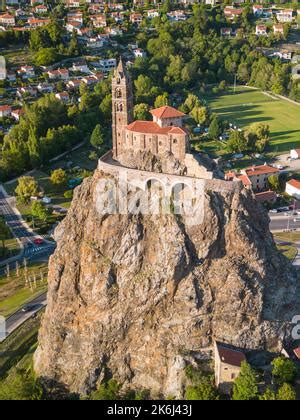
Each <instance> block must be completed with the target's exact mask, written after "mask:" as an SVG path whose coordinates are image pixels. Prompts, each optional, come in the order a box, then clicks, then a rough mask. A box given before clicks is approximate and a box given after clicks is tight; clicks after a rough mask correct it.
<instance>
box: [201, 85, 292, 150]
mask: <svg viewBox="0 0 300 420" xmlns="http://www.w3.org/2000/svg"><path fill="white" fill-rule="evenodd" d="M205 99H206V100H207V103H208V104H209V105H210V107H211V108H212V111H213V112H215V113H217V114H219V115H220V116H222V118H223V119H226V120H228V121H229V122H231V123H234V124H236V125H237V126H238V127H241V128H244V127H247V126H249V125H250V124H252V123H254V122H261V123H266V124H268V125H269V126H270V130H271V141H270V145H269V150H268V151H267V152H268V154H269V155H271V156H274V155H278V154H282V153H285V152H289V151H290V149H294V148H300V106H297V105H294V104H292V103H290V102H288V101H285V100H281V99H273V98H272V97H270V96H267V95H265V94H264V93H262V92H260V91H257V90H252V89H247V88H245V87H239V88H238V89H237V93H236V94H234V93H233V90H232V89H230V90H229V91H228V93H225V94H220V95H217V96H207V97H206V98H205ZM217 146H218V142H204V143H203V147H204V149H205V150H207V151H208V152H213V151H215V150H216V147H217ZM222 149H223V148H222ZM218 154H220V153H218Z"/></svg>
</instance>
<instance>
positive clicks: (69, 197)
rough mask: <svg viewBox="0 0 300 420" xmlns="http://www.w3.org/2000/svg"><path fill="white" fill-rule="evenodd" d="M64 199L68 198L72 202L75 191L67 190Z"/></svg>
mask: <svg viewBox="0 0 300 420" xmlns="http://www.w3.org/2000/svg"><path fill="white" fill-rule="evenodd" d="M64 197H65V198H67V199H68V200H70V199H71V198H73V190H67V191H65V192H64Z"/></svg>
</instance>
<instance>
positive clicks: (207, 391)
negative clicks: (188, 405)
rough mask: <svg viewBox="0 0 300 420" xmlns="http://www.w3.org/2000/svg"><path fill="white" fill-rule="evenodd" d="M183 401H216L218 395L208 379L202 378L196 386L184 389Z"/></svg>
mask: <svg viewBox="0 0 300 420" xmlns="http://www.w3.org/2000/svg"><path fill="white" fill-rule="evenodd" d="M185 399H186V400H201V401H208V400H217V399H218V393H217V390H216V388H215V387H214V385H213V383H212V381H211V380H210V378H208V377H203V378H202V379H201V381H200V382H199V383H198V384H197V385H194V386H188V387H187V388H186V392H185Z"/></svg>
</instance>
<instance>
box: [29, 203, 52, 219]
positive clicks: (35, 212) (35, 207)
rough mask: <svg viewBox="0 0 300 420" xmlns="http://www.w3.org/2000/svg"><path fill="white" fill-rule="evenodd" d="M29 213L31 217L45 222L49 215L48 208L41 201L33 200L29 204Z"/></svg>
mask: <svg viewBox="0 0 300 420" xmlns="http://www.w3.org/2000/svg"><path fill="white" fill-rule="evenodd" d="M31 214H32V216H33V217H37V218H38V219H40V220H42V221H43V222H46V221H47V219H48V217H49V210H48V209H47V207H46V206H45V205H44V204H43V203H42V202H41V201H33V202H32V204H31Z"/></svg>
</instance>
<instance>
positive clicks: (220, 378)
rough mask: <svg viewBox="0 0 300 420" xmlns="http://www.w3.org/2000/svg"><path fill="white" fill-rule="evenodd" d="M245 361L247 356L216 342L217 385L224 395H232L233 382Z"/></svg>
mask: <svg viewBox="0 0 300 420" xmlns="http://www.w3.org/2000/svg"><path fill="white" fill-rule="evenodd" d="M245 361H246V356H245V354H244V353H243V352H242V351H240V350H237V349H234V348H233V347H231V346H227V345H226V344H223V343H218V342H215V384H216V387H217V388H218V389H219V390H220V391H221V393H222V394H226V395H230V394H231V391H232V386H233V382H234V381H235V379H236V378H237V377H238V376H239V374H240V372H241V366H242V363H243V362H245Z"/></svg>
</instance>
